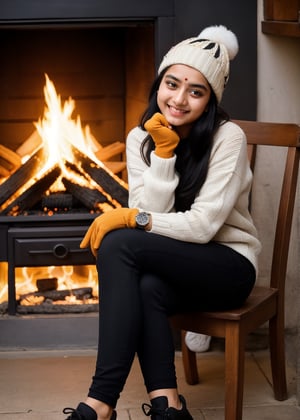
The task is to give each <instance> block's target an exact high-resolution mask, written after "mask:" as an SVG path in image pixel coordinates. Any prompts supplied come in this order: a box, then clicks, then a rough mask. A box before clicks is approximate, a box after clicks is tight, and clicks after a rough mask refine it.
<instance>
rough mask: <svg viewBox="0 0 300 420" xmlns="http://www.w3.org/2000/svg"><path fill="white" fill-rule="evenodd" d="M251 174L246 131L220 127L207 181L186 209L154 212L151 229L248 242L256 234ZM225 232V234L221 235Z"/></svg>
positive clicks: (184, 237)
mask: <svg viewBox="0 0 300 420" xmlns="http://www.w3.org/2000/svg"><path fill="white" fill-rule="evenodd" d="M251 181H252V174H251V171H250V168H249V164H248V158H247V143H246V139H245V135H244V133H243V131H242V130H241V129H240V128H239V127H237V126H236V125H235V124H232V123H227V124H224V126H221V128H220V129H219V130H218V133H217V135H216V138H215V141H214V145H213V148H212V153H211V157H210V164H209V170H208V174H207V178H206V181H205V183H204V185H203V186H202V188H201V190H200V192H199V193H198V195H197V196H196V199H195V201H194V203H193V205H192V206H191V209H190V210H188V211H186V212H177V213H171V214H162V213H154V214H152V230H151V232H154V233H158V234H161V235H165V236H170V237H173V238H175V239H179V240H183V241H188V242H198V243H207V242H209V241H211V240H219V238H223V236H224V239H225V242H231V241H232V242H235V241H237V237H238V240H240V241H245V242H247V241H248V240H249V237H248V235H250V236H252V235H254V234H255V231H254V227H253V223H252V220H251V217H250V214H249V212H248V197H249V191H250V186H251ZM225 231H226V235H222V233H223V232H225Z"/></svg>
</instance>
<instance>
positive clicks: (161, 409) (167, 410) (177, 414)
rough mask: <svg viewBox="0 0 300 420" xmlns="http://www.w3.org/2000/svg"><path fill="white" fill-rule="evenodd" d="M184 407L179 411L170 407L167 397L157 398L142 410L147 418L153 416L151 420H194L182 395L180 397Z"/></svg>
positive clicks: (144, 405)
mask: <svg viewBox="0 0 300 420" xmlns="http://www.w3.org/2000/svg"><path fill="white" fill-rule="evenodd" d="M179 399H180V402H181V404H182V407H181V409H180V410H177V409H176V408H174V407H169V406H168V398H167V397H156V398H153V399H152V400H151V404H152V405H149V404H143V405H142V410H143V412H144V414H146V416H151V420H164V419H171V420H193V417H192V416H191V415H190V413H189V412H188V410H187V408H186V402H185V399H184V398H183V396H182V395H179Z"/></svg>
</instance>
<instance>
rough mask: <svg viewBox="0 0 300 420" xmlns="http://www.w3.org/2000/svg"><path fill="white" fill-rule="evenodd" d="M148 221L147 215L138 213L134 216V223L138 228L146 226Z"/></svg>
mask: <svg viewBox="0 0 300 420" xmlns="http://www.w3.org/2000/svg"><path fill="white" fill-rule="evenodd" d="M149 221H150V217H149V214H148V213H145V212H141V213H138V214H137V216H136V223H137V224H138V226H141V227H145V226H147V225H148V223H149Z"/></svg>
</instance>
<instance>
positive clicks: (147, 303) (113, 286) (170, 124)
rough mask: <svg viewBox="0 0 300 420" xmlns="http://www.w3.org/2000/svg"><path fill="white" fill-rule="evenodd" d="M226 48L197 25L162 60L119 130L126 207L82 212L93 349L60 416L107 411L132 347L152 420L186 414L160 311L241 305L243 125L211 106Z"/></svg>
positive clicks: (246, 267) (223, 72)
mask: <svg viewBox="0 0 300 420" xmlns="http://www.w3.org/2000/svg"><path fill="white" fill-rule="evenodd" d="M237 50H238V43H237V39H236V37H235V35H234V34H233V33H232V32H231V31H229V30H227V29H226V28H225V27H223V26H221V27H210V28H206V29H205V30H204V31H203V32H202V33H201V34H200V35H199V36H198V37H197V38H191V39H188V40H185V41H183V42H181V43H179V44H178V45H176V46H175V47H173V48H172V49H171V50H170V51H169V52H168V53H167V55H166V56H165V57H164V58H163V60H162V63H161V65H160V67H159V71H158V78H157V79H156V81H155V82H154V84H153V87H152V90H151V92H150V99H149V106H148V108H147V109H146V111H145V113H144V115H143V117H142V119H141V123H140V126H138V127H136V128H134V129H133V130H132V131H131V132H130V133H129V135H128V139H127V169H128V183H129V208H118V209H114V210H112V211H109V212H106V213H104V214H103V215H101V216H99V217H98V218H96V219H95V220H94V222H93V223H92V225H91V226H90V228H89V229H88V232H87V233H86V235H85V237H84V239H83V241H82V244H81V246H82V247H87V246H90V247H91V250H92V252H93V253H94V255H95V256H96V257H97V269H98V273H99V282H100V324H99V325H100V328H99V349H98V357H97V363H96V370H95V375H94V377H93V380H92V384H91V387H90V389H89V393H88V397H87V399H86V401H85V402H84V403H83V402H82V403H80V404H79V405H78V407H77V408H76V409H69V408H66V409H65V410H64V413H65V414H69V417H68V419H73V420H74V419H81V420H97V419H98V420H108V419H110V418H113V419H114V418H115V417H116V411H115V410H114V409H115V407H116V405H117V401H118V399H119V396H120V393H121V391H122V389H123V387H124V384H125V382H126V379H127V376H128V374H129V371H130V368H131V365H132V362H133V360H134V357H135V355H137V357H138V360H139V363H140V366H141V370H142V374H143V377H144V382H145V386H146V389H147V392H148V394H149V399H150V404H143V411H144V413H145V414H146V415H148V416H151V418H152V419H155V420H160V419H163V418H166V417H168V418H170V419H178V420H190V419H192V417H191V415H190V414H189V412H188V410H187V407H186V402H185V399H184V397H183V396H181V395H180V394H179V393H178V390H177V381H176V372H175V366H174V344H173V335H172V331H171V329H170V325H169V322H168V317H169V316H170V315H172V314H175V313H178V312H181V311H191V310H223V309H228V308H234V307H238V306H239V305H241V304H242V303H243V302H244V300H245V299H246V298H247V296H248V295H249V293H250V291H251V289H252V287H253V285H254V282H255V278H256V267H257V254H258V252H259V250H260V244H259V241H258V239H257V234H256V229H255V227H254V225H253V222H252V219H251V217H250V214H249V212H248V195H249V191H250V186H251V181H252V175H251V171H250V169H249V165H248V159H247V144H246V139H245V135H244V132H243V131H242V130H241V129H240V128H239V127H238V126H237V125H236V124H234V123H232V122H230V120H229V118H228V116H227V115H226V114H225V113H224V112H223V111H222V110H221V109H220V108H219V103H220V101H221V98H222V94H223V90H224V87H225V85H226V83H227V81H228V76H229V60H230V59H231V58H233V57H234V55H235V54H236V53H237Z"/></svg>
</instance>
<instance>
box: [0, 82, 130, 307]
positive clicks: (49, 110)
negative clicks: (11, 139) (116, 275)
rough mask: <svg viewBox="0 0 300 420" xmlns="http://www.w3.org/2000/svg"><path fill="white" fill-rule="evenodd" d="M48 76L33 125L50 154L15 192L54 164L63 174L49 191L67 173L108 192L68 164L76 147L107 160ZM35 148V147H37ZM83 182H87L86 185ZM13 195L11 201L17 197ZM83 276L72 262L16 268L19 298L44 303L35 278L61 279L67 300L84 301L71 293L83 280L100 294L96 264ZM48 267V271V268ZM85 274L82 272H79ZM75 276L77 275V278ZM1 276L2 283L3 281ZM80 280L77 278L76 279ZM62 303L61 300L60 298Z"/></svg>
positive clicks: (3, 294)
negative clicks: (40, 109) (41, 109)
mask: <svg viewBox="0 0 300 420" xmlns="http://www.w3.org/2000/svg"><path fill="white" fill-rule="evenodd" d="M45 77H46V84H45V87H44V95H45V103H46V105H45V109H44V116H43V118H40V119H39V121H38V122H36V123H35V124H34V125H35V127H36V130H37V133H38V135H39V137H40V144H39V145H38V147H37V149H36V150H38V149H39V148H40V147H43V149H44V150H45V155H46V157H47V159H46V163H45V164H44V165H43V168H42V169H40V171H39V172H38V173H37V174H36V175H35V176H34V177H33V178H32V179H30V180H29V181H28V182H27V183H25V184H24V186H23V187H22V188H21V189H20V190H18V191H17V192H16V194H18V195H19V194H21V193H22V192H23V191H26V189H28V188H29V187H30V186H31V185H33V184H34V183H35V182H36V180H38V179H40V178H41V177H42V176H43V174H45V173H46V172H47V171H48V170H49V169H51V168H52V167H53V166H54V165H59V167H60V170H61V176H60V177H59V178H58V180H57V181H56V182H55V183H54V184H53V185H52V186H51V188H50V190H49V191H48V192H47V194H48V193H49V194H50V193H52V192H57V191H64V190H65V187H64V185H63V183H62V182H61V179H62V178H63V177H64V178H66V179H69V180H72V182H74V183H76V184H78V185H82V184H85V185H86V186H88V187H89V188H95V189H97V190H99V191H101V192H102V193H104V194H105V192H104V191H103V190H102V189H101V186H99V184H98V183H96V182H95V181H94V180H93V179H92V178H91V177H89V176H88V175H86V174H85V176H84V177H83V176H80V168H79V173H78V172H75V171H73V170H72V169H70V165H69V166H67V165H66V162H68V163H69V164H70V163H71V164H72V163H74V164H75V166H76V168H77V169H78V159H77V161H75V160H74V159H73V156H74V155H73V149H74V148H76V149H77V150H79V151H82V153H83V154H84V155H85V156H88V157H89V158H90V159H91V161H92V162H95V164H96V165H97V166H100V167H102V168H103V167H104V164H103V163H102V162H101V160H99V159H98V157H97V155H96V154H95V153H96V152H97V150H99V147H101V145H100V144H99V143H98V142H97V140H96V139H95V138H94V137H93V135H92V134H91V132H90V128H89V126H85V127H84V128H83V127H82V124H81V120H80V116H77V119H76V120H74V119H72V114H73V112H74V109H75V102H74V100H73V99H72V98H71V97H70V98H69V99H68V100H66V101H65V102H64V103H62V100H61V97H60V95H58V94H57V93H56V89H55V86H54V84H53V82H52V81H51V80H50V79H49V77H48V75H45ZM36 150H35V151H36ZM30 152H31V153H29V154H24V155H23V156H22V164H24V163H25V162H26V161H27V160H28V159H30V157H31V155H32V152H33V150H31V151H30ZM105 170H106V171H107V172H109V173H110V175H111V176H112V177H114V178H115V175H114V174H113V173H112V172H111V171H109V169H108V168H107V167H105ZM118 182H119V183H120V184H121V185H123V186H124V187H125V188H127V184H126V183H125V182H124V181H122V180H121V179H120V178H118ZM85 185H84V186H85ZM14 198H15V197H14V196H12V198H11V201H13V200H14ZM110 202H113V205H114V206H116V207H117V206H120V204H119V203H118V202H114V200H113V199H112V200H110ZM99 208H100V209H101V211H107V210H108V209H111V208H112V207H111V205H110V204H109V203H101V204H99ZM84 268H85V271H84V275H83V276H82V277H83V278H80V277H81V276H80V275H78V273H77V272H78V270H79V269H80V267H75V268H74V267H73V266H62V267H35V268H28V267H24V268H16V292H17V298H19V297H20V296H22V295H24V294H25V295H28V296H26V298H25V299H23V301H22V305H35V304H39V303H41V301H42V300H43V299H41V298H40V297H39V296H36V295H35V294H34V293H35V291H36V287H35V284H34V283H35V281H36V280H37V279H39V278H55V279H57V281H58V285H57V291H59V290H70V291H71V293H70V295H69V296H67V297H66V298H65V300H64V304H66V303H73V302H76V303H82V300H81V301H78V300H77V299H76V296H74V295H73V294H72V290H74V288H76V287H82V284H83V282H84V285H85V286H88V287H90V288H92V290H93V296H94V297H97V295H98V284H97V273H96V269H95V267H94V266H85V267H81V269H84ZM45 270H46V272H45ZM0 274H4V275H1V278H2V279H4V278H7V263H0ZM80 274H82V272H81V273H80ZM74 277H76V279H74ZM1 278H0V285H1ZM77 280H78V281H77ZM6 298H7V284H3V286H2V285H1V288H0V303H1V302H3V301H5V299H6ZM60 303H61V302H60Z"/></svg>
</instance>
